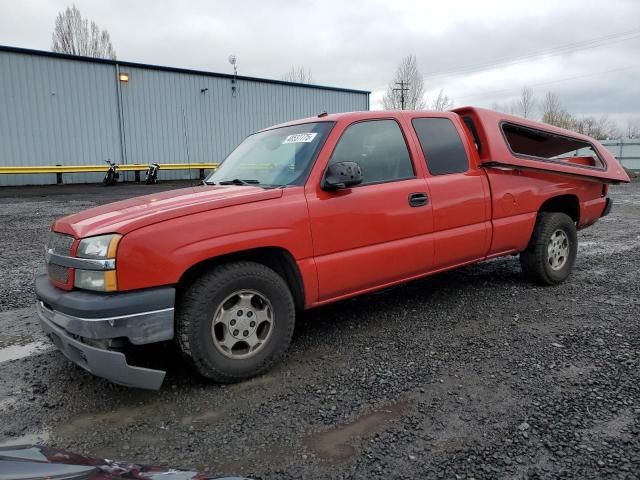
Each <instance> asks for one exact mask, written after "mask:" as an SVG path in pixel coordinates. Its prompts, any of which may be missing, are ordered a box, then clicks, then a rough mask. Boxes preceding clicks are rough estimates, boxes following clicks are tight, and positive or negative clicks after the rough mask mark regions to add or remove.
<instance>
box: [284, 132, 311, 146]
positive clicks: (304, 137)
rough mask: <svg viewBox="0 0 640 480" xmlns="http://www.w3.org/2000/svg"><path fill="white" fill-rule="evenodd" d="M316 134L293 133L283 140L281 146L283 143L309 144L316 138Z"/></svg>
mask: <svg viewBox="0 0 640 480" xmlns="http://www.w3.org/2000/svg"><path fill="white" fill-rule="evenodd" d="M316 135H317V133H295V134H293V135H289V136H288V137H287V138H285V139H284V141H283V142H282V144H283V145H284V144H285V143H311V142H313V139H314V138H316Z"/></svg>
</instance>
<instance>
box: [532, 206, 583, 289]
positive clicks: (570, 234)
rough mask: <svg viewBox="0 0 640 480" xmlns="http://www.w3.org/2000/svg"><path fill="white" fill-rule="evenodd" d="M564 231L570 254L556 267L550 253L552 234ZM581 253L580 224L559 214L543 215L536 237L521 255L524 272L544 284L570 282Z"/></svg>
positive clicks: (536, 230) (536, 226) (534, 236)
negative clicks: (577, 232) (579, 247)
mask: <svg viewBox="0 0 640 480" xmlns="http://www.w3.org/2000/svg"><path fill="white" fill-rule="evenodd" d="M557 231H561V232H564V235H566V239H567V240H568V249H569V253H568V255H567V256H566V257H564V256H563V257H561V258H565V260H564V263H562V266H561V267H560V268H553V267H552V265H551V263H550V262H552V260H550V257H549V254H548V247H549V244H550V242H551V237H552V235H557V234H556V232H557ZM577 252H578V236H577V234H576V225H575V223H574V221H573V220H572V219H571V217H569V216H568V215H566V214H564V213H557V212H541V213H540V214H539V215H538V219H537V221H536V225H535V228H534V230H533V235H532V236H531V240H530V242H529V245H528V246H527V249H526V250H524V251H523V252H520V265H521V266H522V271H523V273H524V274H525V276H527V277H528V278H530V279H531V280H533V281H534V282H536V283H538V284H540V285H556V284H558V283H562V282H563V281H565V280H566V279H567V277H568V276H569V274H570V273H571V270H572V269H573V264H574V263H575V260H576V254H577Z"/></svg>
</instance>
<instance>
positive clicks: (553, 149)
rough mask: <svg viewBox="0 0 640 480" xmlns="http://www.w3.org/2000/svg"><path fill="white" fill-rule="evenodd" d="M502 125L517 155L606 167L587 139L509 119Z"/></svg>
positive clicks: (506, 138)
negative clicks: (516, 122) (526, 125)
mask: <svg viewBox="0 0 640 480" xmlns="http://www.w3.org/2000/svg"><path fill="white" fill-rule="evenodd" d="M501 129H502V135H503V136H504V139H505V142H506V143H507V146H508V147H509V150H511V152H512V153H513V154H514V155H516V156H519V157H527V158H533V159H535V160H542V161H547V162H556V163H571V164H573V165H575V166H578V167H585V168H594V169H604V168H605V164H604V162H603V161H602V159H601V158H600V156H599V155H598V152H597V151H596V149H595V148H594V146H593V145H592V144H591V143H590V142H587V141H585V140H580V139H577V138H572V137H567V136H564V135H559V134H557V133H552V132H546V131H544V130H538V129H536V128H531V127H525V126H523V125H517V124H514V123H508V122H502V123H501Z"/></svg>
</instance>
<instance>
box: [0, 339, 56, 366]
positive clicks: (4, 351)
mask: <svg viewBox="0 0 640 480" xmlns="http://www.w3.org/2000/svg"><path fill="white" fill-rule="evenodd" d="M52 349H53V346H52V345H51V344H50V343H45V342H31V343H27V344H26V345H11V346H9V347H5V348H0V363H4V362H9V361H11V360H19V359H20V358H24V357H29V356H31V355H39V354H41V353H44V352H45V351H47V350H52Z"/></svg>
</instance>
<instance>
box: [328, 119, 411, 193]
mask: <svg viewBox="0 0 640 480" xmlns="http://www.w3.org/2000/svg"><path fill="white" fill-rule="evenodd" d="M337 162H358V164H359V165H360V167H361V168H362V184H367V183H381V182H389V181H393V180H402V179H406V178H414V177H415V174H414V171H413V165H412V164H411V157H409V151H408V150H407V144H406V143H405V141H404V136H403V135H402V131H401V130H400V126H399V125H398V124H397V123H396V122H395V121H394V120H371V121H367V122H359V123H355V124H353V125H351V126H349V127H347V129H346V130H345V131H344V133H343V134H342V137H340V141H339V142H338V145H336V148H335V150H334V151H333V155H332V156H331V160H330V162H329V163H332V164H333V163H337Z"/></svg>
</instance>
